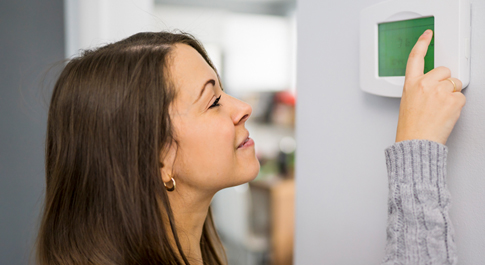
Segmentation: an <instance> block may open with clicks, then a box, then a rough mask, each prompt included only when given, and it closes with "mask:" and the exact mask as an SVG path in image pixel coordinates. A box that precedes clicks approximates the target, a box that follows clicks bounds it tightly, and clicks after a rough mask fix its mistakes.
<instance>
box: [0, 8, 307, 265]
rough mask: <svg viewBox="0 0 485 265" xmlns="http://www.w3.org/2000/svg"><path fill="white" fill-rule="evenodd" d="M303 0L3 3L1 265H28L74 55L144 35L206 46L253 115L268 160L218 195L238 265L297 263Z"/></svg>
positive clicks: (232, 259)
mask: <svg viewBox="0 0 485 265" xmlns="http://www.w3.org/2000/svg"><path fill="white" fill-rule="evenodd" d="M295 8H296V0H205V1H203V0H136V1H135V0H65V1H62V0H35V1H34V0H17V1H12V0H2V2H1V3H0V22H1V23H0V36H2V37H1V38H2V41H1V42H0V70H1V71H0V78H1V79H0V81H1V82H0V84H1V86H0V110H1V112H0V126H1V127H0V146H1V151H0V181H1V183H0V211H1V212H0V264H28V263H31V262H29V258H31V255H32V245H33V242H34V239H35V235H36V229H37V221H38V219H39V218H38V216H39V212H40V207H41V205H42V199H43V194H44V187H45V184H44V173H43V162H44V158H43V148H44V137H45V123H46V119H47V116H46V113H47V109H48V101H49V97H50V92H51V90H52V86H53V82H55V77H56V74H57V73H58V72H59V70H60V69H61V68H62V65H63V64H62V61H63V59H65V58H72V57H73V56H76V54H78V53H79V51H80V50H82V49H88V48H94V47H98V46H100V45H104V44H107V43H110V42H114V41H117V40H120V39H122V38H125V37H128V36H130V35H132V34H134V33H137V32H142V31H160V30H169V31H174V30H181V31H184V32H188V33H191V34H192V35H194V36H195V37H196V38H197V39H198V40H200V41H201V42H202V43H203V44H204V46H205V48H206V49H207V51H208V53H209V55H210V57H211V59H212V60H213V62H214V63H215V65H216V68H217V70H218V71H219V74H220V75H221V80H222V83H223V86H224V89H225V90H226V93H228V94H230V95H232V96H235V97H237V98H239V99H241V100H243V101H246V102H248V103H249V104H250V105H251V106H252V107H253V114H252V117H251V119H250V120H249V121H248V122H247V126H246V127H247V128H248V130H249V132H250V135H251V137H252V138H253V139H254V141H255V143H256V145H255V148H256V153H257V156H258V159H259V160H260V163H261V171H260V174H259V175H258V177H257V178H256V179H255V180H254V181H252V182H251V183H249V184H245V185H241V186H237V187H233V188H228V189H225V190H222V191H221V192H219V193H218V194H217V195H216V196H215V198H214V200H213V211H214V215H215V222H216V227H217V228H218V230H219V234H220V236H221V239H222V240H223V243H224V245H225V247H226V251H227V254H228V259H229V264H231V265H253V264H255V265H256V264H279V265H280V264H281V265H284V264H292V259H293V238H294V194H295V192H294V190H295V189H294V163H295V150H296V146H297V145H296V141H295V129H294V124H295V104H296V80H295V77H296V19H295Z"/></svg>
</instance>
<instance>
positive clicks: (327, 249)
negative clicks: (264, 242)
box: [295, 0, 485, 265]
mask: <svg viewBox="0 0 485 265" xmlns="http://www.w3.org/2000/svg"><path fill="white" fill-rule="evenodd" d="M378 2H380V0H340V1H331V2H329V1H320V0H299V1H298V86H297V87H298V104H297V142H298V151H297V167H296V170H297V171H296V174H297V206H296V215H297V216H296V246H295V251H296V253H295V255H296V264H297V265H307V264H331V265H339V264H342V265H348V264H353V265H358V264H379V262H380V260H381V259H382V257H383V255H384V246H385V238H386V233H385V228H386V220H387V174H386V164H385V160H384V149H385V148H386V147H387V146H389V145H391V144H392V143H393V142H394V139H395V131H396V124H397V117H398V111H399V100H398V99H391V98H384V97H378V96H373V95H369V94H366V93H364V92H362V91H361V90H360V89H359V12H360V10H361V9H363V8H365V7H367V6H369V5H372V4H375V3H378ZM471 2H472V3H473V5H472V43H471V46H472V47H471V58H472V61H471V80H470V86H469V87H468V88H467V89H466V91H465V95H466V96H467V99H468V101H467V105H466V106H465V108H464V109H463V112H462V117H461V119H460V120H459V121H458V123H457V125H456V127H455V130H454V131H453V133H452V135H451V136H450V138H449V140H448V147H449V156H448V185H449V189H450V192H451V195H452V202H453V205H452V210H451V218H452V221H453V223H454V225H455V232H456V242H457V245H458V254H459V259H460V261H461V262H460V264H463V265H472V264H483V261H484V260H485V251H484V250H485V206H484V205H485V121H484V117H485V104H484V100H485V74H484V73H485V45H484V40H485V34H483V32H484V31H485V16H484V15H483V14H485V1H481V0H471Z"/></svg>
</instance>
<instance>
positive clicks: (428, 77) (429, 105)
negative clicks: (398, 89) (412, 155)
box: [396, 30, 466, 144]
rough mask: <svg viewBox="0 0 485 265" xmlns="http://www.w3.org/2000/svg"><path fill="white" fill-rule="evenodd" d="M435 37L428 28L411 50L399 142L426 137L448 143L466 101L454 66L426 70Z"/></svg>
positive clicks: (400, 121) (400, 120)
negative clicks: (451, 69)
mask: <svg viewBox="0 0 485 265" xmlns="http://www.w3.org/2000/svg"><path fill="white" fill-rule="evenodd" d="M432 37H433V32H432V31H431V30H427V31H425V32H424V33H423V35H421V37H419V39H418V41H417V42H416V45H414V48H413V50H412V51H411V53H410V54H409V59H408V63H407V66H406V78H405V81H404V89H403V94H402V98H401V107H400V109H399V122H398V125H397V133H396V142H400V141H405V140H413V139H422V140H430V141H435V142H438V143H441V144H446V141H447V140H448V136H449V135H450V133H451V131H452V130H453V127H454V126H455V123H456V121H457V120H458V118H459V117H460V113H461V109H462V108H463V106H464V105H465V102H466V98H465V96H464V95H463V94H462V93H461V89H462V83H461V81H460V80H459V79H456V78H451V72H450V69H448V68H446V67H443V66H440V67H437V68H435V69H433V70H431V71H429V72H428V73H426V74H423V72H424V56H425V55H426V51H427V50H428V46H429V43H430V42H431V38H432ZM448 79H450V80H451V81H453V82H454V83H455V85H456V88H455V87H454V85H453V83H452V82H451V81H450V80H448ZM453 90H454V91H453Z"/></svg>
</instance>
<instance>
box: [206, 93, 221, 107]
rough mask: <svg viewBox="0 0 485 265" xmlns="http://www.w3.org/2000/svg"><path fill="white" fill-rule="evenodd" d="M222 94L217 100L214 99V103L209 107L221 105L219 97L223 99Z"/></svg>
mask: <svg viewBox="0 0 485 265" xmlns="http://www.w3.org/2000/svg"><path fill="white" fill-rule="evenodd" d="M221 97H222V95H220V96H219V97H218V98H216V101H214V103H213V104H212V105H211V106H210V107H209V109H211V108H213V107H217V106H220V105H221V104H219V99H221Z"/></svg>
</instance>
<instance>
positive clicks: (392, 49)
mask: <svg viewBox="0 0 485 265" xmlns="http://www.w3.org/2000/svg"><path fill="white" fill-rule="evenodd" d="M378 27H379V28H378V31H379V44H378V45H379V76H404V74H405V73H406V63H407V61H408V56H409V53H410V52H411V50H412V49H413V47H414V44H416V41H417V40H418V38H419V37H420V36H421V34H423V32H425V31H426V30H427V29H431V30H433V32H434V17H425V18H417V19H410V20H403V21H395V22H387V23H381V24H379V25H378ZM433 68H434V36H433V39H432V40H431V44H430V45H429V48H428V52H427V53H426V57H424V72H425V73H427V72H429V71H431V70H432V69H433Z"/></svg>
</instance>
